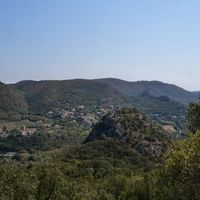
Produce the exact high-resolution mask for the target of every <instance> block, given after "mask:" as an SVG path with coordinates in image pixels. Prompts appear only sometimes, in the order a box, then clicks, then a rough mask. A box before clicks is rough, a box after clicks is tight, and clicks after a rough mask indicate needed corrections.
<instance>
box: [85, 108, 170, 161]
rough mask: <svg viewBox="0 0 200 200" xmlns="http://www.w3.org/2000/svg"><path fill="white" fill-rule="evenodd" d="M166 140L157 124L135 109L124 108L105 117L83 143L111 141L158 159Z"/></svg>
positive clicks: (164, 149) (164, 147) (164, 134)
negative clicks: (124, 144)
mask: <svg viewBox="0 0 200 200" xmlns="http://www.w3.org/2000/svg"><path fill="white" fill-rule="evenodd" d="M167 138H168V137H167V134H166V133H165V131H164V130H163V129H162V127H161V126H159V125H158V124H157V123H155V122H154V121H152V120H150V119H149V118H148V117H146V116H145V115H144V114H142V113H141V112H139V111H138V110H136V109H128V108H124V109H121V110H118V111H116V112H112V113H109V114H107V115H105V116H104V117H103V118H102V119H101V121H100V122H99V123H97V124H96V126H95V127H94V129H93V130H92V131H91V133H90V134H89V136H88V137H87V138H86V140H85V143H88V142H92V141H97V140H109V139H112V140H114V141H118V142H122V143H126V144H129V145H131V147H132V148H134V149H135V150H136V151H138V152H139V153H140V154H142V155H143V156H150V157H159V156H160V155H161V154H162V153H163V152H165V151H166V148H167Z"/></svg>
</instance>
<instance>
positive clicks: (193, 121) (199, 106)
mask: <svg viewBox="0 0 200 200" xmlns="http://www.w3.org/2000/svg"><path fill="white" fill-rule="evenodd" d="M187 121H188V124H187V126H188V129H189V131H191V132H192V133H195V132H196V131H198V130H200V102H198V103H190V105H189V107H188V112H187Z"/></svg>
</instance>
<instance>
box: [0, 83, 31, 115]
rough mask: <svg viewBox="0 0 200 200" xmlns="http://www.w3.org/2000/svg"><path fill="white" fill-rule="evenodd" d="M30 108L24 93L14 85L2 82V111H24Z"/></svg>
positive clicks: (0, 106) (0, 86)
mask: <svg viewBox="0 0 200 200" xmlns="http://www.w3.org/2000/svg"><path fill="white" fill-rule="evenodd" d="M27 110H28V104H27V102H26V99H25V97H24V95H23V93H22V92H21V91H20V90H18V89H16V88H15V87H13V86H10V85H6V84H3V83H1V82H0V112H3V113H8V112H17V113H24V112H26V111H27Z"/></svg>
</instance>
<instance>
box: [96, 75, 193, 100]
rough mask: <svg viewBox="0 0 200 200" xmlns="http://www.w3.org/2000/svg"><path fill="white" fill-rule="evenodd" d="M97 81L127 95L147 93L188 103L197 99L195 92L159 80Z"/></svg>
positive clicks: (109, 79) (111, 79) (110, 79)
mask: <svg viewBox="0 0 200 200" xmlns="http://www.w3.org/2000/svg"><path fill="white" fill-rule="evenodd" d="M96 82H98V83H102V84H106V85H108V86H110V87H112V88H114V89H115V90H117V91H118V92H119V93H121V94H124V95H127V96H134V97H137V96H140V95H142V94H143V93H148V94H149V95H151V96H155V97H160V96H168V97H169V98H170V99H171V100H174V101H177V102H180V103H183V104H188V103H190V102H193V101H197V93H193V92H189V91H186V90H184V89H183V88H180V87H178V86H176V85H172V84H167V83H163V82H160V81H138V82H128V81H123V80H120V79H113V78H107V79H98V80H96Z"/></svg>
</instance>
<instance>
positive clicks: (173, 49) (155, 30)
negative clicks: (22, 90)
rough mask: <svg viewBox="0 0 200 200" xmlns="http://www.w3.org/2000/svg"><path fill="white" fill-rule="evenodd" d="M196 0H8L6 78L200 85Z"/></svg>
mask: <svg viewBox="0 0 200 200" xmlns="http://www.w3.org/2000/svg"><path fill="white" fill-rule="evenodd" d="M199 10H200V2H199V1H197V0H191V1H187V0H182V1H181V0H169V1H158V0H152V1H148V0H141V1H132V0H127V1H122V0H109V1H106V0H102V1H92V0H86V1H80V0H74V1H65V0H59V1H55V0H43V1H39V0H35V1H25V0H18V1H1V2H0V44H1V46H0V70H1V73H0V80H1V81H2V82H4V83H15V82H18V81H21V80H63V79H76V78H83V79H96V78H104V77H113V78H119V79H123V80H127V81H141V80H148V81H151V80H158V81H162V82H165V83H170V84H175V85H177V86H180V87H182V88H184V89H186V90H189V91H198V90H200V79H199V74H200V68H199V65H200V57H199V53H200V37H199V35H200V13H199Z"/></svg>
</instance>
